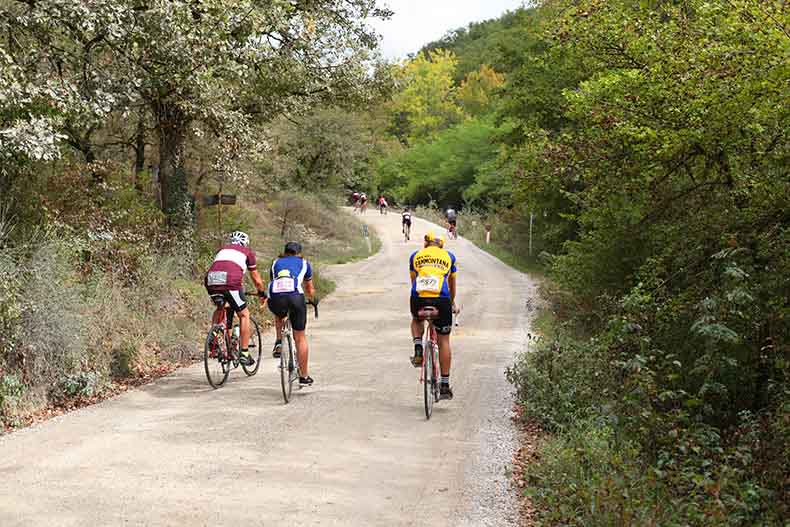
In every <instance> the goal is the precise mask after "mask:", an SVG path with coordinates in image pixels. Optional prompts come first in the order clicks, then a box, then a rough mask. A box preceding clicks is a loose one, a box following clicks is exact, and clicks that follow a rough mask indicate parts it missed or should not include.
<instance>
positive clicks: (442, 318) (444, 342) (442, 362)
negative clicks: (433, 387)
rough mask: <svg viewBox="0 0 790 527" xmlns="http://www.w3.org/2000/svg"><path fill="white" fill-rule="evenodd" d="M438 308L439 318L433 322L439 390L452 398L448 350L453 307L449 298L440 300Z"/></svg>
mask: <svg viewBox="0 0 790 527" xmlns="http://www.w3.org/2000/svg"><path fill="white" fill-rule="evenodd" d="M436 307H437V308H439V318H438V319H437V320H436V321H435V322H434V325H435V326H436V340H437V341H438V344H439V367H440V369H441V375H442V382H441V386H440V390H441V393H442V395H444V396H446V397H447V398H452V396H453V392H452V390H451V389H450V366H451V365H452V350H451V349H450V333H451V332H452V330H453V307H452V302H451V301H450V299H449V298H441V299H439V301H438V302H437V305H436Z"/></svg>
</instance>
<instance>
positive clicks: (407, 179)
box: [377, 118, 505, 207]
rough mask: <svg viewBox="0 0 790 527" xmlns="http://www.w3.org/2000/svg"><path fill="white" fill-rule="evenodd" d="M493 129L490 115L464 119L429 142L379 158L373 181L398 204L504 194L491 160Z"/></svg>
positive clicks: (458, 200) (495, 151) (480, 199)
mask: <svg viewBox="0 0 790 527" xmlns="http://www.w3.org/2000/svg"><path fill="white" fill-rule="evenodd" d="M498 132H499V129H498V128H497V126H496V125H495V124H494V123H493V122H492V120H491V119H472V118H470V119H467V120H465V121H464V122H463V123H461V124H458V125H456V126H454V127H452V128H449V129H447V130H444V131H442V132H440V133H439V134H438V135H437V136H436V138H435V139H434V140H433V141H430V142H422V143H418V144H415V145H414V146H413V147H412V148H410V149H408V150H404V151H403V152H402V153H400V154H399V155H393V156H390V157H388V158H385V159H383V160H382V161H381V162H380V164H379V166H378V168H377V173H378V177H379V186H380V187H381V188H384V189H386V190H387V192H388V193H391V194H393V195H394V196H395V197H396V199H397V200H398V201H400V202H402V203H413V204H418V203H419V204H427V203H429V202H430V201H431V200H433V201H435V202H437V203H440V204H443V205H444V204H446V205H451V204H452V205H455V206H456V207H459V205H460V204H462V203H464V201H467V202H486V201H488V200H502V199H505V198H504V196H503V194H504V192H505V189H504V188H503V187H502V186H501V185H498V183H499V180H498V177H499V176H498V174H497V171H496V166H495V164H494V163H495V160H496V158H497V155H498V152H499V149H498V146H497V145H496V143H495V142H494V141H493V139H494V137H495V136H496V134H497V133H498Z"/></svg>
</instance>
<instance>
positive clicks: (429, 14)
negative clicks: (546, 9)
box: [372, 0, 524, 59]
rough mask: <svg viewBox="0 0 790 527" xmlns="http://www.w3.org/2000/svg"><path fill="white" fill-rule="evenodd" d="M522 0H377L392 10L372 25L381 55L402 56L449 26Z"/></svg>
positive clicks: (498, 12)
mask: <svg viewBox="0 0 790 527" xmlns="http://www.w3.org/2000/svg"><path fill="white" fill-rule="evenodd" d="M523 3H524V0H379V1H378V4H379V6H386V7H388V8H389V9H390V10H392V11H394V12H395V14H394V15H393V16H392V18H390V19H389V20H386V21H381V20H375V21H373V23H372V25H373V27H374V28H376V30H377V31H378V33H380V34H381V35H382V37H383V39H382V43H381V48H382V53H383V54H384V56H385V57H386V58H388V59H401V58H405V57H406V55H408V54H409V53H416V52H417V51H419V49H420V48H421V47H422V46H423V45H425V44H427V43H428V42H432V41H434V40H438V39H439V38H441V37H442V36H443V35H444V34H445V33H447V31H449V30H451V29H456V28H459V27H464V26H467V25H469V23H470V22H478V21H480V20H487V19H489V18H497V17H498V16H499V15H501V14H502V13H504V12H505V11H508V10H513V9H515V8H517V7H520V6H521V5H522V4H523Z"/></svg>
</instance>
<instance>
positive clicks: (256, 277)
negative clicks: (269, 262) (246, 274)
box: [250, 269, 266, 291]
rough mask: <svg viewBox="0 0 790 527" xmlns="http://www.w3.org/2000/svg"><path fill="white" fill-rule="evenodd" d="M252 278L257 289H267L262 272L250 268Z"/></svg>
mask: <svg viewBox="0 0 790 527" xmlns="http://www.w3.org/2000/svg"><path fill="white" fill-rule="evenodd" d="M250 278H252V283H253V284H255V289H257V290H258V291H265V290H266V286H265V285H264V284H263V279H262V278H261V274H260V273H259V272H258V270H257V269H250Z"/></svg>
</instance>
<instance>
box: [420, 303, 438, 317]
mask: <svg viewBox="0 0 790 527" xmlns="http://www.w3.org/2000/svg"><path fill="white" fill-rule="evenodd" d="M417 317H418V318H420V319H421V320H426V319H433V318H439V310H438V309H436V308H435V307H430V306H429V307H424V308H422V309H420V310H419V311H417Z"/></svg>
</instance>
